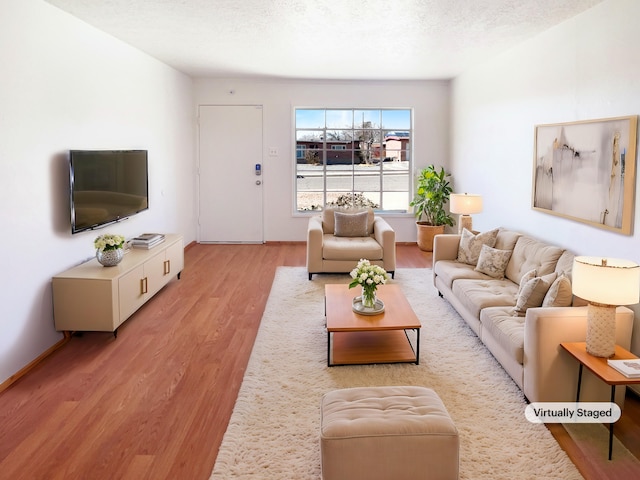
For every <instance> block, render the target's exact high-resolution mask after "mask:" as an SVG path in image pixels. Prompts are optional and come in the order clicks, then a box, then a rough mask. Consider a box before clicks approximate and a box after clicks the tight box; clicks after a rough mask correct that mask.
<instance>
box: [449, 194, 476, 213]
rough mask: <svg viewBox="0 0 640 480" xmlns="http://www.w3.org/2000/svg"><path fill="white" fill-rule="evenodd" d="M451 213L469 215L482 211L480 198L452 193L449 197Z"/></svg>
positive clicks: (474, 195)
mask: <svg viewBox="0 0 640 480" xmlns="http://www.w3.org/2000/svg"><path fill="white" fill-rule="evenodd" d="M449 210H450V211H451V213H457V214H460V215H471V214H472V213H480V212H481V211H482V196H480V195H476V194H473V193H452V194H451V196H450V197H449Z"/></svg>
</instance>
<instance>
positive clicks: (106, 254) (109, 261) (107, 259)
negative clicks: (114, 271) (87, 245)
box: [96, 248, 124, 267]
mask: <svg viewBox="0 0 640 480" xmlns="http://www.w3.org/2000/svg"><path fill="white" fill-rule="evenodd" d="M123 256H124V252H123V251H122V249H121V248H116V249H114V250H96V258H97V259H98V262H100V264H101V265H103V266H105V267H115V266H116V265H118V264H119V263H120V261H121V260H122V257H123Z"/></svg>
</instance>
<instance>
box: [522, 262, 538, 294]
mask: <svg viewBox="0 0 640 480" xmlns="http://www.w3.org/2000/svg"><path fill="white" fill-rule="evenodd" d="M537 276H538V271H537V270H536V269H535V268H534V269H533V270H529V271H528V272H527V273H525V274H524V275H522V278H521V279H520V287H518V296H520V293H522V289H523V288H524V286H525V284H526V283H527V282H528V281H529V280H532V279H534V278H536V277H537Z"/></svg>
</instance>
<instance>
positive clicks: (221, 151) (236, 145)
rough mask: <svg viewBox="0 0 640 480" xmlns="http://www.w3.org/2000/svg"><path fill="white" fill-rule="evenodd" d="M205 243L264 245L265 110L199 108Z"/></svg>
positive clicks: (201, 234)
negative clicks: (258, 170)
mask: <svg viewBox="0 0 640 480" xmlns="http://www.w3.org/2000/svg"><path fill="white" fill-rule="evenodd" d="M199 116H200V122H199V124H200V128H199V163H200V165H199V187H198V196H199V199H198V203H199V215H198V217H199V218H198V223H199V233H198V239H199V241H200V242H203V243H206V242H218V243H262V242H263V218H262V215H263V210H262V181H263V177H262V175H256V165H260V171H261V172H262V106H258V105H249V106H245V105H241V106H238V105H201V106H200V108H199Z"/></svg>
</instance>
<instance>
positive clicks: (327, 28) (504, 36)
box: [46, 0, 602, 80]
mask: <svg viewBox="0 0 640 480" xmlns="http://www.w3.org/2000/svg"><path fill="white" fill-rule="evenodd" d="M46 1H47V2H48V3H50V4H52V5H55V6H57V7H59V8H61V9H62V10H65V11H67V12H69V13H71V14H72V15H74V16H76V17H78V18H80V19H82V20H84V21H85V22H87V23H89V24H91V25H94V26H95V27H97V28H98V29H100V30H103V31H105V32H107V33H109V34H111V35H113V36H114V37H117V38H119V39H121V40H123V41H125V42H127V43H128V44H130V45H133V46H134V47H137V48H139V49H140V50H142V51H144V52H147V53H148V54H150V55H151V56H153V57H155V58H157V59H159V60H161V61H163V62H165V63H167V64H169V65H171V66H173V67H175V68H176V69H178V70H180V71H182V72H184V73H187V74H189V75H191V76H194V77H203V76H217V77H239V76H251V77H285V78H313V79H372V80H376V79H440V78H452V77H455V76H456V75H458V74H459V73H461V72H463V71H464V70H465V69H467V68H469V67H470V66H472V65H474V64H475V63H477V62H482V61H483V60H486V59H488V58H491V57H492V56H494V55H496V54H498V53H500V52H502V51H505V50H507V49H509V48H510V47H512V46H513V45H515V44H517V43H520V42H523V41H525V40H527V39H529V38H531V37H533V36H535V35H537V34H538V33H540V32H542V31H544V30H547V29H549V28H551V27H553V26H554V25H557V24H559V23H561V22H563V21H565V20H567V19H569V18H571V17H573V16H575V15H577V14H579V13H581V12H583V11H584V10H587V9H588V8H590V7H592V6H593V5H596V4H598V3H600V2H601V1H602V0H395V1H392V0H46Z"/></svg>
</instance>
